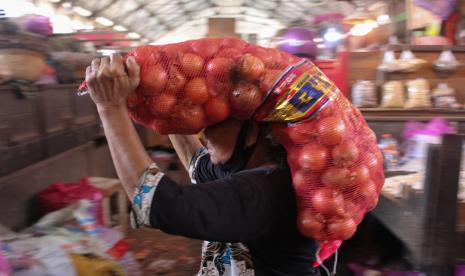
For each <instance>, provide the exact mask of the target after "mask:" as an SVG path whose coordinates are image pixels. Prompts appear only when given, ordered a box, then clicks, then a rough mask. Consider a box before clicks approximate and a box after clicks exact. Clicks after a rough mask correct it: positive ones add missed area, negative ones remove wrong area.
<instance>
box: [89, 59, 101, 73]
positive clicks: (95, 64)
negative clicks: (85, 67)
mask: <svg viewBox="0 0 465 276" xmlns="http://www.w3.org/2000/svg"><path fill="white" fill-rule="evenodd" d="M99 68H100V59H99V58H96V59H94V60H92V63H91V69H92V71H93V73H97V72H98V71H99Z"/></svg>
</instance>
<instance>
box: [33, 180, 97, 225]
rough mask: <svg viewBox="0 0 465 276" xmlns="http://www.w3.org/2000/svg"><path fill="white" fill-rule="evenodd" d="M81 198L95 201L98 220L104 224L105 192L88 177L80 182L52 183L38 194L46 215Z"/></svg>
mask: <svg viewBox="0 0 465 276" xmlns="http://www.w3.org/2000/svg"><path fill="white" fill-rule="evenodd" d="M81 199H88V200H91V201H93V203H94V206H95V210H93V211H94V212H95V215H96V219H97V222H98V223H99V224H100V225H103V213H102V208H101V201H102V199H103V193H102V191H101V190H99V189H98V188H95V187H94V186H92V185H90V184H89V182H88V180H87V178H83V179H81V180H80V181H79V182H71V183H65V182H58V183H54V184H52V185H50V186H49V187H48V188H47V189H45V190H44V191H42V192H41V193H40V194H39V195H38V203H39V212H40V214H41V215H46V214H48V213H51V212H53V211H56V210H59V209H62V208H65V207H67V206H68V205H70V204H73V203H75V202H77V201H79V200H81Z"/></svg>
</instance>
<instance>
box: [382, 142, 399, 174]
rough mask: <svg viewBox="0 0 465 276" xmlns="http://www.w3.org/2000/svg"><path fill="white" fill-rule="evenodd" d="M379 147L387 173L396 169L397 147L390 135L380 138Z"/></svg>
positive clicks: (397, 161)
mask: <svg viewBox="0 0 465 276" xmlns="http://www.w3.org/2000/svg"><path fill="white" fill-rule="evenodd" d="M379 147H380V149H381V151H382V152H383V155H384V163H385V168H386V169H387V170H388V171H393V170H395V169H397V167H398V165H399V145H398V143H397V140H396V139H394V138H393V137H392V135H391V134H388V133H387V134H383V135H382V136H381V140H380V144H379Z"/></svg>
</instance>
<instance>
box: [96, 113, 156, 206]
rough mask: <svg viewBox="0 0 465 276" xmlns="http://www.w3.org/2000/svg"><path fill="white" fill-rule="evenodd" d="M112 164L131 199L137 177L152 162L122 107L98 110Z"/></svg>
mask: <svg viewBox="0 0 465 276" xmlns="http://www.w3.org/2000/svg"><path fill="white" fill-rule="evenodd" d="M98 112H99V115H100V119H101V120H102V124H103V128H104V131H105V136H106V137H107V140H108V145H109V147H110V152H111V156H112V159H113V164H114V165H115V168H116V172H117V174H118V177H119V178H120V180H121V182H122V184H123V187H124V189H125V190H126V193H127V194H128V196H129V197H130V198H131V199H132V198H133V196H134V191H135V189H136V186H137V182H138V180H139V177H140V176H141V174H142V173H143V171H144V169H145V168H146V167H147V166H148V165H149V164H150V163H151V162H152V160H151V159H150V156H149V155H148V154H147V152H146V151H145V149H144V146H143V145H142V143H141V141H140V139H139V136H138V135H137V132H136V130H135V128H134V125H133V124H132V122H131V119H130V118H129V116H128V112H127V110H126V108H124V107H114V108H98Z"/></svg>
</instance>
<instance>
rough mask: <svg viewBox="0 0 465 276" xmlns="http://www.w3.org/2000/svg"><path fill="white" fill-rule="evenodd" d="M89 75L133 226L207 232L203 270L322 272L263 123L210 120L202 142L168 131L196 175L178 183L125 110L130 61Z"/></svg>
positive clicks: (103, 65) (102, 65) (113, 62)
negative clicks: (144, 142) (303, 232)
mask: <svg viewBox="0 0 465 276" xmlns="http://www.w3.org/2000/svg"><path fill="white" fill-rule="evenodd" d="M86 81H87V84H88V89H89V92H90V96H91V97H92V100H93V101H94V103H95V104H96V106H97V110H98V113H99V116H100V118H101V120H102V124H103V128H104V131H105V135H106V137H107V140H108V144H109V147H110V151H111V155H112V158H113V162H114V165H115V168H116V171H117V173H118V176H119V178H120V179H121V182H122V184H123V186H124V188H125V190H126V193H127V194H128V196H129V198H130V199H132V201H133V213H132V221H133V224H134V225H135V226H136V227H139V226H148V227H154V228H158V229H160V230H162V231H164V232H166V233H169V234H175V235H182V236H186V237H190V238H194V239H202V240H205V242H204V243H203V248H202V262H201V266H200V271H199V275H267V276H272V275H296V276H297V275H306V276H307V275H320V274H319V271H318V269H314V268H313V267H312V264H313V262H314V261H315V255H316V252H317V249H318V243H317V242H316V241H314V240H311V239H308V238H306V237H304V236H302V235H301V234H300V233H299V232H298V230H297V227H296V216H297V206H296V198H295V194H294V189H293V186H292V180H291V174H290V171H289V168H288V167H287V164H286V154H285V151H284V149H283V148H281V147H280V146H276V145H275V144H273V141H272V140H271V139H270V138H269V136H270V135H269V132H268V129H267V125H266V124H258V123H257V122H255V121H253V120H248V121H239V120H235V119H227V120H225V121H223V122H221V123H218V124H216V125H214V126H210V127H208V128H206V129H205V130H204V132H203V138H202V142H201V141H200V140H199V139H198V138H197V136H192V135H191V136H189V135H188V136H183V135H170V136H169V137H170V139H171V141H172V144H173V146H174V148H175V150H176V152H177V154H178V156H179V158H180V160H181V162H182V163H183V165H184V166H185V167H186V169H187V170H188V171H189V173H190V176H191V179H192V183H191V184H192V185H181V184H185V183H175V182H174V181H173V180H171V179H170V178H169V177H167V176H166V175H165V174H164V173H163V172H162V171H160V169H159V168H158V166H157V164H156V163H154V162H153V161H152V160H151V159H150V157H149V155H148V154H147V153H146V151H145V149H144V147H143V145H142V143H141V141H140V139H139V137H138V136H137V133H136V131H135V129H134V126H133V124H132V122H131V120H130V118H129V116H128V110H127V108H126V98H127V96H128V95H129V93H130V92H131V91H133V90H135V89H136V87H137V86H138V83H139V66H138V65H137V63H136V62H135V60H134V59H133V58H132V57H130V58H128V59H127V61H126V64H124V62H123V60H122V58H121V56H119V55H112V56H111V57H110V58H107V57H105V58H101V59H95V60H94V61H92V64H91V66H89V67H88V68H87V70H86Z"/></svg>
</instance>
